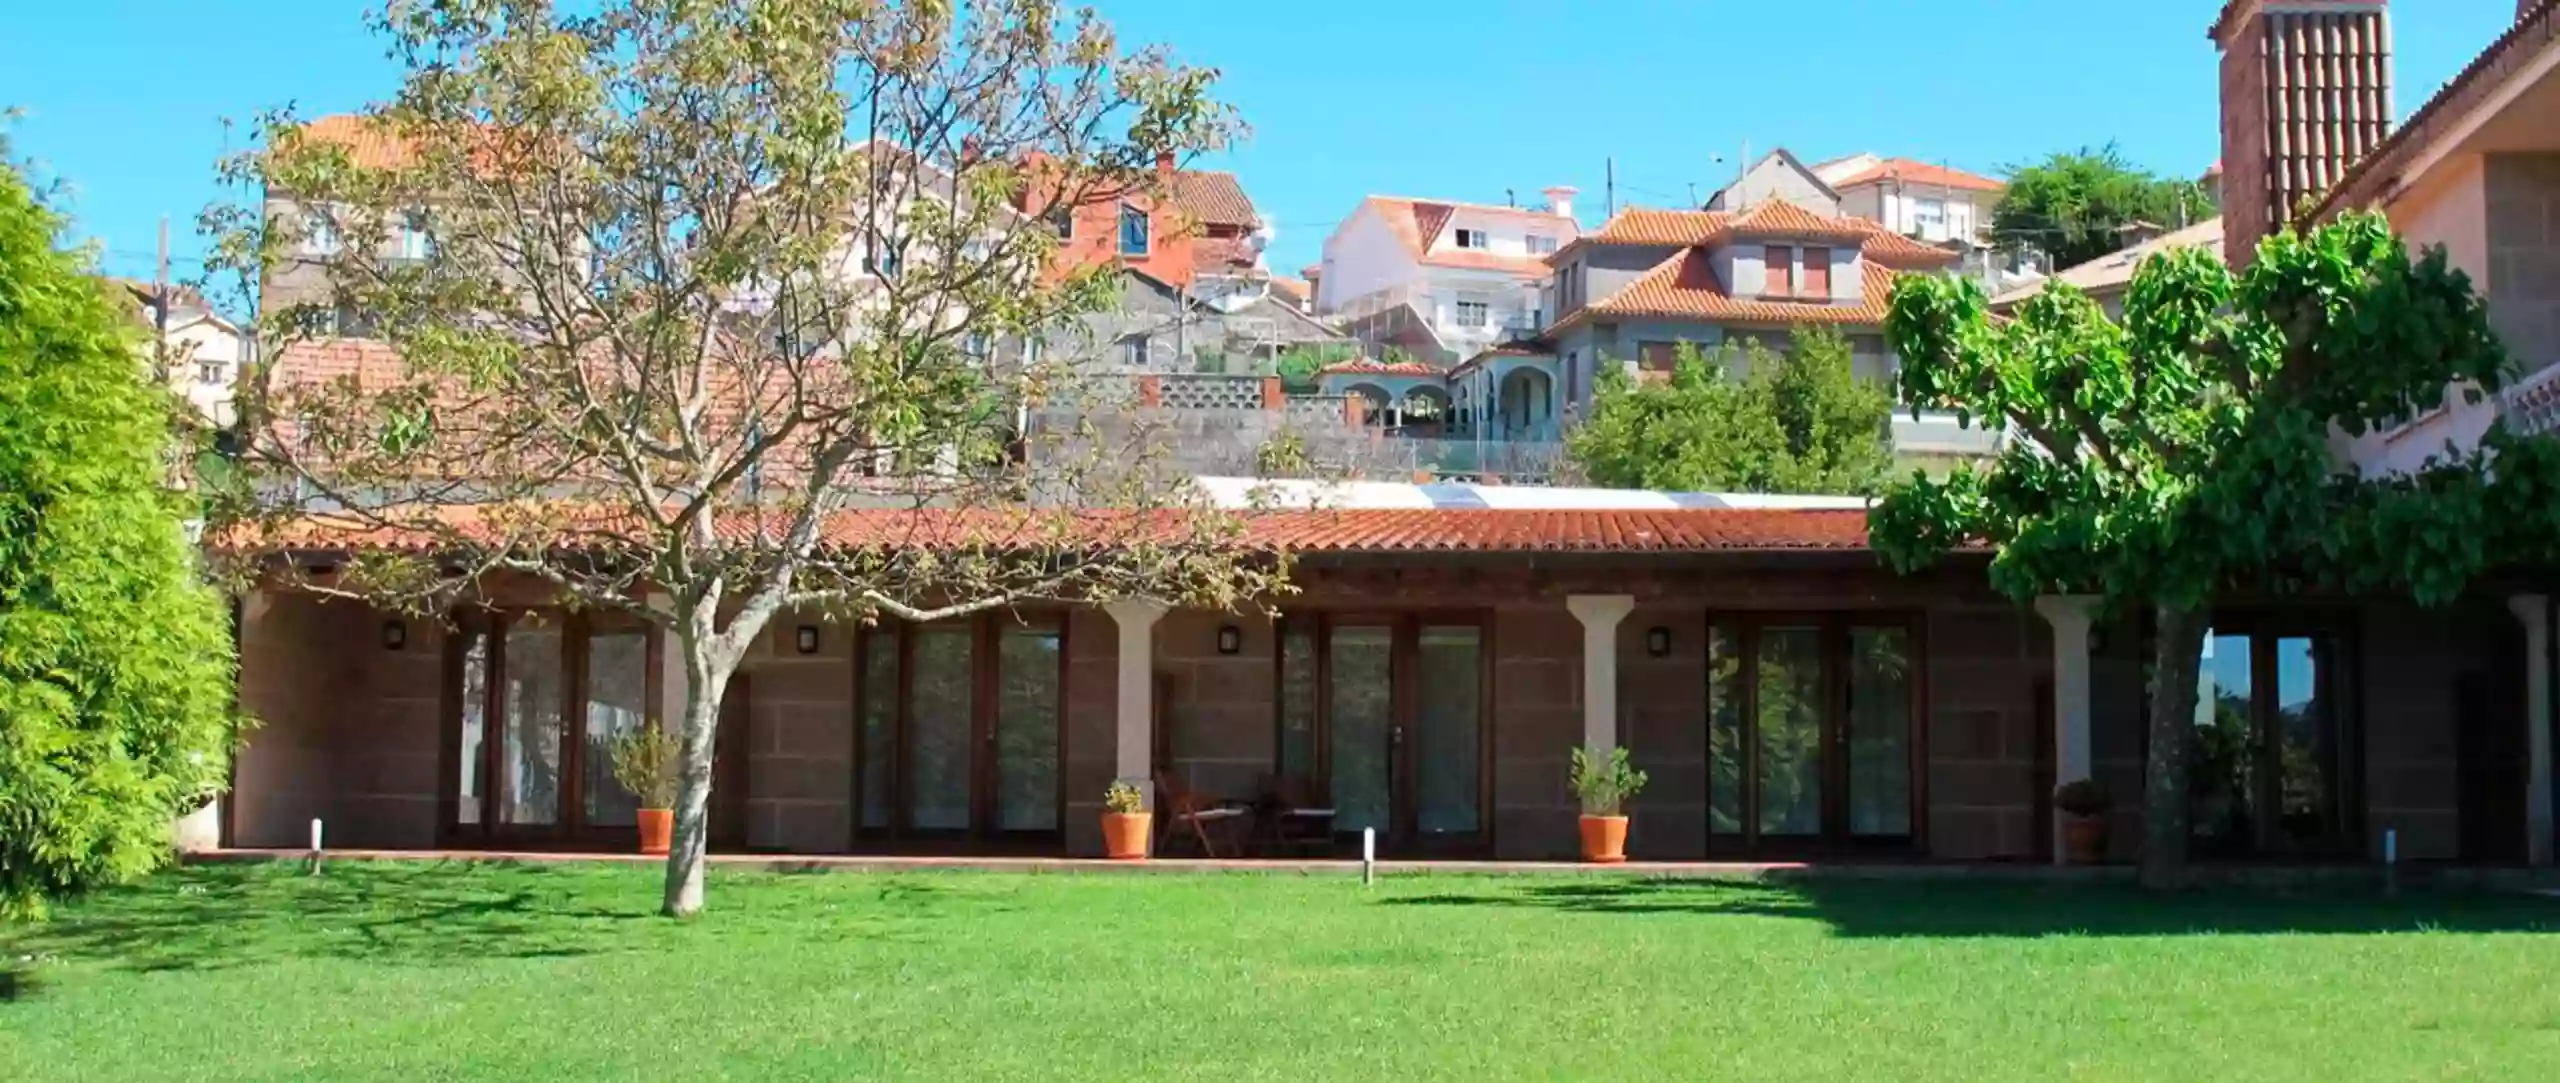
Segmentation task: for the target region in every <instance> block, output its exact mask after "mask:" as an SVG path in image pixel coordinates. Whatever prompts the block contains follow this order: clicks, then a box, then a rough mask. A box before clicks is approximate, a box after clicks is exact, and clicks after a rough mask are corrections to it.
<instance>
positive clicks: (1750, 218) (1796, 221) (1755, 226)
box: [1723, 199, 1879, 241]
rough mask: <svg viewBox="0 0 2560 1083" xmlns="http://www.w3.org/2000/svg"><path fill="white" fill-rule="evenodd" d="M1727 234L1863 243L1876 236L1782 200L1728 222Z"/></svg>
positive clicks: (1859, 224)
mask: <svg viewBox="0 0 2560 1083" xmlns="http://www.w3.org/2000/svg"><path fill="white" fill-rule="evenodd" d="M1723 232H1724V234H1725V235H1727V236H1733V237H1750V238H1755V239H1756V238H1762V237H1777V238H1787V237H1805V238H1811V239H1815V240H1833V241H1863V240H1866V239H1867V238H1868V237H1870V236H1873V235H1874V234H1876V233H1877V232H1879V231H1878V230H1877V229H1875V228H1874V227H1873V226H1871V225H1869V224H1865V223H1862V222H1861V221H1860V220H1858V219H1855V218H1833V217H1829V216H1826V215H1820V214H1815V213H1813V212H1812V211H1809V210H1806V209H1804V208H1802V207H1799V206H1796V205H1795V204H1793V203H1789V202H1787V201H1786V200H1783V199H1773V200H1770V201H1769V202H1767V203H1763V204H1760V205H1759V206H1756V207H1753V208H1751V209H1750V210H1747V211H1744V212H1742V213H1740V214H1735V215H1729V216H1727V217H1726V218H1725V223H1724V230H1723Z"/></svg>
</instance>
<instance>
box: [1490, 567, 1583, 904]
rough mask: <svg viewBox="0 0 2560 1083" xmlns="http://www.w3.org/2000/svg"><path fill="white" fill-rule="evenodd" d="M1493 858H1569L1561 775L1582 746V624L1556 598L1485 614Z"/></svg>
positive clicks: (1572, 842)
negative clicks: (1489, 651)
mask: <svg viewBox="0 0 2560 1083" xmlns="http://www.w3.org/2000/svg"><path fill="white" fill-rule="evenodd" d="M1491 706H1492V709H1493V711H1492V733H1491V736H1492V739H1493V810H1492V812H1493V841H1494V856H1495V857H1497V858H1506V859H1511V858H1518V859H1528V858H1554V857H1570V856H1572V855H1573V853H1574V851H1575V847H1576V846H1577V845H1578V844H1577V841H1576V839H1577V835H1576V833H1575V829H1574V820H1575V817H1576V816H1577V815H1579V814H1580V811H1581V810H1580V808H1579V806H1578V805H1577V803H1576V802H1575V800H1574V796H1573V790H1572V787H1571V786H1570V785H1569V784H1568V782H1567V779H1566V772H1567V770H1569V768H1570V766H1571V764H1572V756H1573V750H1574V748H1575V747H1576V746H1578V745H1580V744H1581V743H1582V624H1581V622H1580V621H1577V620H1575V619H1574V617H1573V614H1572V613H1570V612H1568V611H1566V609H1565V607H1564V604H1563V602H1562V601H1561V600H1556V601H1549V602H1545V603H1542V604H1538V605H1521V606H1506V607H1503V608H1500V609H1496V610H1495V611H1494V615H1493V703H1492V705H1491Z"/></svg>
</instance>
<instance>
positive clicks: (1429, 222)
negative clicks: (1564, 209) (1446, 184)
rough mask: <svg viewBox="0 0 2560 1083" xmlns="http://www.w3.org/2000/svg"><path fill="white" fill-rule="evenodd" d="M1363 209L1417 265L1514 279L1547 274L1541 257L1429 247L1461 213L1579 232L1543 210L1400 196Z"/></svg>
mask: <svg viewBox="0 0 2560 1083" xmlns="http://www.w3.org/2000/svg"><path fill="white" fill-rule="evenodd" d="M1364 203H1365V205H1367V206H1370V207H1374V208H1376V209H1377V211H1378V215H1379V217H1380V218H1382V219H1384V220H1385V221H1386V223H1387V228H1388V230H1390V231H1392V232H1393V233H1394V234H1395V235H1396V240H1398V241H1401V242H1403V244H1404V249H1405V253H1406V254H1407V255H1410V256H1412V257H1413V258H1414V260H1415V261H1416V262H1419V263H1424V264H1428V265H1430V266H1433V267H1454V268H1460V269H1468V270H1479V271H1505V272H1508V273H1511V274H1517V275H1543V274H1545V273H1546V271H1547V260H1546V257H1544V256H1504V255H1496V254H1494V253H1492V252H1477V251H1472V250H1466V249H1446V248H1444V249H1440V250H1438V251H1433V249H1432V245H1433V244H1434V243H1435V242H1437V241H1438V240H1439V238H1440V234H1441V233H1443V232H1445V231H1446V230H1447V229H1448V228H1449V222H1450V220H1451V219H1453V218H1455V217H1457V212H1459V211H1460V210H1464V211H1466V212H1467V213H1469V214H1477V215H1500V216H1506V217H1512V218H1520V219H1524V220H1528V221H1533V222H1545V223H1552V224H1554V225H1556V226H1557V227H1558V228H1559V229H1561V230H1564V231H1566V232H1568V233H1571V232H1575V231H1577V230H1578V229H1579V227H1578V226H1575V225H1573V224H1572V223H1571V222H1570V221H1568V220H1566V219H1564V218H1561V217H1559V216H1557V215H1555V214H1552V213H1550V212H1547V211H1544V210H1536V209H1532V208H1528V207H1493V206H1487V205H1484V204H1481V203H1455V202H1448V201H1443V200H1430V199H1407V198H1404V197H1402V196H1370V197H1369V198H1368V199H1367V200H1365V201H1364Z"/></svg>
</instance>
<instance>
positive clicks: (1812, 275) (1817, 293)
mask: <svg viewBox="0 0 2560 1083" xmlns="http://www.w3.org/2000/svg"><path fill="white" fill-rule="evenodd" d="M1804 295H1805V296H1807V297H1810V298H1813V299H1814V300H1817V301H1827V300H1829V299H1830V298H1831V250H1830V249H1828V248H1808V249H1805V250H1804Z"/></svg>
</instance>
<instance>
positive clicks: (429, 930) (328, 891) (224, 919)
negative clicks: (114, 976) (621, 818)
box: [0, 863, 656, 981]
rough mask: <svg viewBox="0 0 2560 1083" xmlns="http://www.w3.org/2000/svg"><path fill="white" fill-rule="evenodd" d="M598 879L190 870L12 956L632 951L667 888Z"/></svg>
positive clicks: (344, 867) (508, 872)
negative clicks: (633, 927)
mask: <svg viewBox="0 0 2560 1083" xmlns="http://www.w3.org/2000/svg"><path fill="white" fill-rule="evenodd" d="M596 885H597V881H596V879H595V874H593V873H577V872H555V871H554V870H551V869H548V868H544V867H539V866H525V867H511V868H504V869H499V868H493V867H486V866H480V867H475V866H473V865H470V864H467V863H433V864H402V865H390V864H380V865H376V864H365V865H356V864H341V865H336V866H332V867H330V868H329V869H328V870H327V871H326V872H324V873H323V874H322V875H318V876H311V875H305V874H303V873H302V872H301V871H300V869H299V867H298V866H288V865H266V866H243V865H231V866H190V867H185V868H180V869H175V870H172V871H170V872H167V873H164V874H162V875H160V876H157V877H154V878H152V879H151V880H149V881H146V882H144V883H142V884H139V885H136V886H134V887H129V888H122V889H116V890H112V891H106V892H101V893H99V894H97V895H93V896H90V897H88V898H85V899H82V900H79V901H77V902H76V903H74V904H72V905H69V906H65V907H63V908H62V909H61V911H60V912H58V913H57V914H56V915H55V916H54V918H53V919H52V920H51V921H48V922H44V923H40V924H35V925H30V926H23V927H20V928H18V929H14V930H8V931H7V933H6V934H5V935H0V948H5V950H6V951H7V952H8V953H9V955H10V957H11V958H13V959H21V958H23V959H33V960H38V961H41V960H45V959H48V958H61V959H68V960H82V961H89V962H96V963H102V964H104V965H107V966H110V967H114V968H116V969H122V970H130V971H140V972H155V971H170V970H220V969H227V968H231V967H239V966H249V965H255V964H259V963H265V962H272V961H276V960H282V959H297V958H322V959H355V960H364V961H369V962H378V963H383V964H387V965H401V966H440V965H452V964H462V963H470V962H476V961H481V960H486V959H491V958H544V957H562V956H574V955H586V954H592V953H597V952H604V951H618V950H631V949H632V948H633V947H634V943H633V938H631V937H629V936H627V935H624V932H625V931H627V930H623V929H622V928H621V927H623V926H625V924H626V923H628V922H631V921H634V920H636V919H641V918H645V917H647V916H649V915H650V914H651V913H652V912H653V911H654V906H653V904H654V902H655V901H656V896H655V894H654V893H650V892H631V891H626V890H621V889H620V888H619V887H617V888H616V889H614V890H598V889H597V886H596ZM600 901H601V902H603V903H606V904H608V905H599V902H600ZM27 973H28V972H27V971H23V970H22V971H21V972H20V980H21V981H25V980H27V977H26V976H27Z"/></svg>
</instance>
